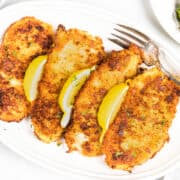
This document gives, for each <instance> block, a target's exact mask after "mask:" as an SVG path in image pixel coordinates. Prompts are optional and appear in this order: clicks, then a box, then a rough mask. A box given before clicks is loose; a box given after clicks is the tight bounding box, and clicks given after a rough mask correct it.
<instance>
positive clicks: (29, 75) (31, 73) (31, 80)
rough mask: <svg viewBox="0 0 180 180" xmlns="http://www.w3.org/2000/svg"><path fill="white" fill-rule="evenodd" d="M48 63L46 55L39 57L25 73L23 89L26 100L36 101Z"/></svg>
mask: <svg viewBox="0 0 180 180" xmlns="http://www.w3.org/2000/svg"><path fill="white" fill-rule="evenodd" d="M46 61H47V56H46V55H43V56H38V57H37V58H35V59H34V60H33V61H32V62H31V63H30V64H29V66H28V68H27V70H26V72H25V76H24V81H23V87H24V92H25V95H26V98H27V100H28V101H30V102H32V101H34V100H35V99H36V96H37V86H38V82H39V80H40V78H41V75H42V72H43V68H44V64H45V63H46Z"/></svg>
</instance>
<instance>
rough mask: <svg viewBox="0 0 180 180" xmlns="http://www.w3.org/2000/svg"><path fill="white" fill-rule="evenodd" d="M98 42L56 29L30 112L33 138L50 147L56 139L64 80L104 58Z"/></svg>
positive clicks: (59, 130)
mask: <svg viewBox="0 0 180 180" xmlns="http://www.w3.org/2000/svg"><path fill="white" fill-rule="evenodd" d="M104 54H105V53H104V48H103V45H102V40H101V39H100V38H98V37H93V36H91V35H90V34H88V33H87V32H85V31H81V30H78V29H69V30H66V29H65V28H64V27H63V26H62V25H59V27H58V29H57V32H56V37H55V47H54V48H53V50H52V52H51V53H50V54H49V55H48V60H47V63H46V64H45V68H44V72H43V76H42V79H41V81H40V83H39V87H38V90H39V95H38V98H37V100H36V101H35V104H34V107H33V111H32V125H33V127H34V133H35V134H36V135H37V137H38V138H39V139H40V140H42V141H44V142H46V143H50V142H53V141H57V140H59V139H60V137H61V134H62V131H63V129H62V128H61V126H60V120H61V116H62V111H61V109H60V108H59V105H58V95H59V93H60V90H61V88H62V87H63V85H64V83H65V81H66V80H67V78H68V77H69V76H70V75H71V74H72V73H73V72H75V71H77V70H80V69H85V68H89V67H92V66H94V65H96V64H99V63H100V62H101V60H102V59H103V57H104Z"/></svg>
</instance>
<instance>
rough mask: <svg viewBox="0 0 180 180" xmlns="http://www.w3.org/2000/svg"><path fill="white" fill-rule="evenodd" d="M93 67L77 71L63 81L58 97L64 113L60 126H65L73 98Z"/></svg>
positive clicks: (68, 119) (68, 118)
mask: <svg viewBox="0 0 180 180" xmlns="http://www.w3.org/2000/svg"><path fill="white" fill-rule="evenodd" d="M95 68H96V67H95V66H93V67H92V68H88V69H83V70H80V71H77V72H75V73H73V74H72V75H71V76H70V77H69V78H68V79H67V81H66V82H65V84H64V86H63V88H62V90H61V92H60V95H59V98H58V103H59V106H60V108H61V110H62V111H63V113H64V114H63V116H62V118H61V121H60V124H61V127H63V128H65V127H66V126H67V125H68V123H69V121H70V117H71V113H72V109H73V103H74V99H75V97H76V95H77V94H78V92H79V90H80V89H81V87H82V86H83V84H84V83H85V81H86V80H87V78H88V77H89V76H90V74H91V72H92V71H93V70H94V69H95Z"/></svg>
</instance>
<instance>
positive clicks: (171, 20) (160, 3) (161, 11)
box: [150, 0, 180, 43]
mask: <svg viewBox="0 0 180 180" xmlns="http://www.w3.org/2000/svg"><path fill="white" fill-rule="evenodd" d="M150 2H151V6H152V9H153V11H154V14H155V16H156V18H157V19H158V21H159V23H160V24H161V26H162V27H163V28H164V30H165V31H166V32H167V33H168V34H169V35H170V36H171V37H172V38H173V39H174V40H175V41H177V42H178V43H180V30H179V29H178V28H177V23H176V21H175V17H174V15H173V14H174V9H175V0H150Z"/></svg>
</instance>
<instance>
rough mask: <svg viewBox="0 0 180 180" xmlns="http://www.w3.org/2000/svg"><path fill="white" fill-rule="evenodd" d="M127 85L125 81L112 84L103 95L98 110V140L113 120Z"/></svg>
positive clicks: (101, 138)
mask: <svg viewBox="0 0 180 180" xmlns="http://www.w3.org/2000/svg"><path fill="white" fill-rule="evenodd" d="M128 88H129V86H128V85H127V84H126V83H121V84H118V85H115V86H113V87H112V88H111V89H110V90H109V92H108V93H107V94H106V96H105V97H104V99H103V101H102V103H101V105H100V106H99V110H98V123H99V125H100V126H101V128H102V133H101V137H100V142H102V140H103V137H104V134H105V133H106V131H107V129H108V127H109V125H110V124H111V122H112V121H113V120H114V118H115V116H116V115H117V112H118V111H119V109H120V106H121V104H122V102H123V100H124V98H125V96H126V93H127V90H128Z"/></svg>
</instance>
